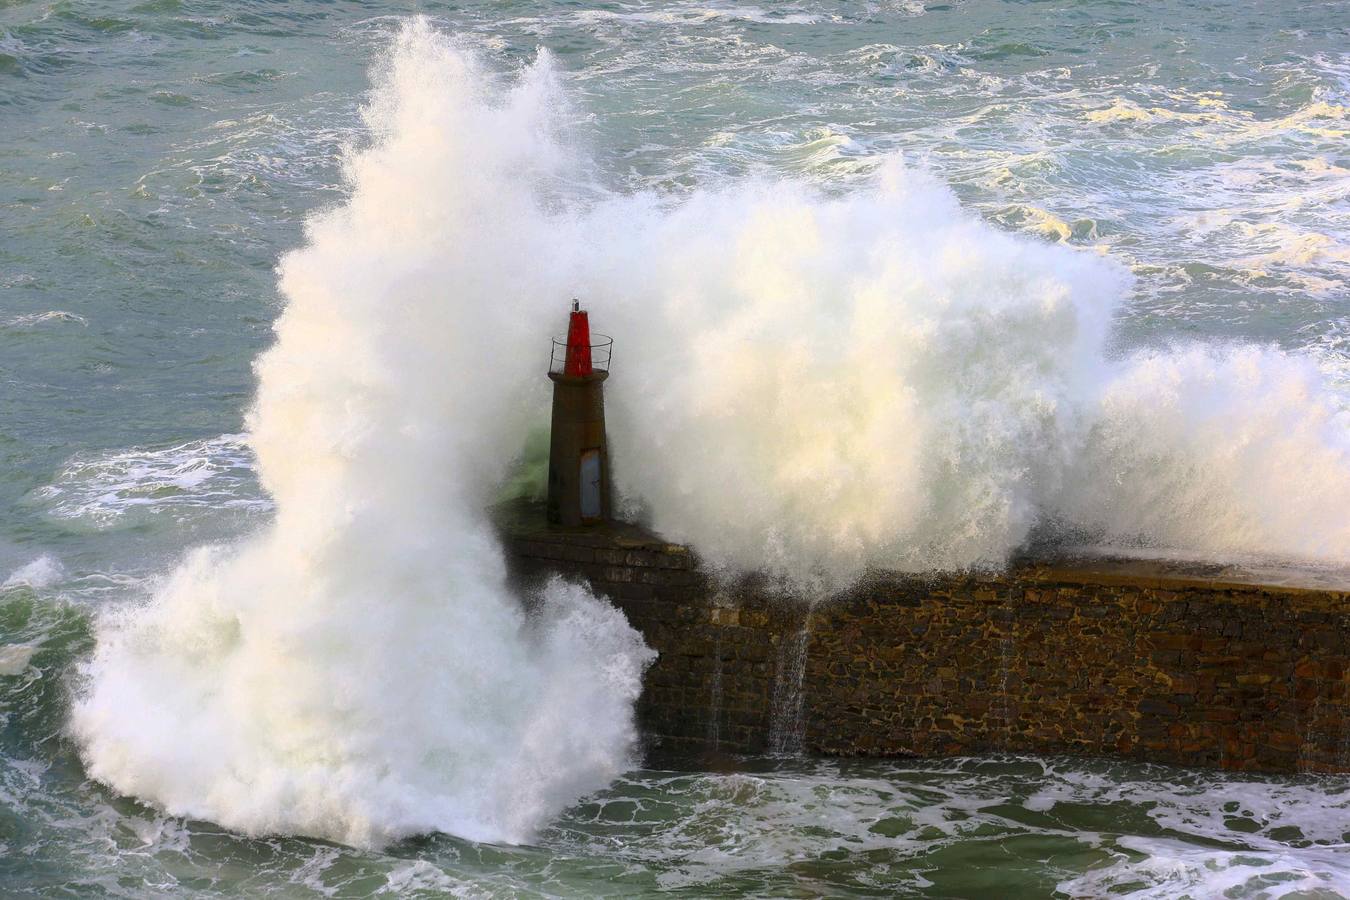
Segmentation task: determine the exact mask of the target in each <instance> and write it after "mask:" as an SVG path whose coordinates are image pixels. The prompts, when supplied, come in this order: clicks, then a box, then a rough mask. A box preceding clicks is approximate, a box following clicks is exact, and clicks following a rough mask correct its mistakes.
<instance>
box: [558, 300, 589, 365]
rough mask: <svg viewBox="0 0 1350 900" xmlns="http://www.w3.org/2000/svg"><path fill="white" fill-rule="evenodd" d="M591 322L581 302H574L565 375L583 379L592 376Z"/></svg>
mask: <svg viewBox="0 0 1350 900" xmlns="http://www.w3.org/2000/svg"><path fill="white" fill-rule="evenodd" d="M591 371H592V367H591V322H590V319H589V318H588V317H587V315H586V311H585V310H584V309H582V308H581V301H579V300H573V301H572V315H571V317H570V318H569V319H568V321H567V360H566V362H564V363H563V374H564V375H566V376H568V377H570V378H583V377H585V376H587V375H589V374H591Z"/></svg>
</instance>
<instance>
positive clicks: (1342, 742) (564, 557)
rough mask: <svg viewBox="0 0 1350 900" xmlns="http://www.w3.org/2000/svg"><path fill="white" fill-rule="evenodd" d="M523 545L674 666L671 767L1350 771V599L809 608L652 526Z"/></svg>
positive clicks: (1047, 597)
mask: <svg viewBox="0 0 1350 900" xmlns="http://www.w3.org/2000/svg"><path fill="white" fill-rule="evenodd" d="M529 521H532V519H531V520H526V524H522V521H521V520H520V519H517V520H516V521H515V522H514V523H508V524H507V526H506V527H504V529H503V531H504V536H505V540H506V546H507V555H508V559H509V562H510V565H511V568H512V572H513V575H514V577H515V578H516V579H518V581H519V582H520V583H521V584H522V585H525V584H527V583H529V582H532V581H536V580H538V579H541V578H544V577H546V576H548V575H549V574H551V573H558V574H561V575H563V576H564V577H567V578H570V579H573V580H584V581H586V582H589V584H590V585H591V586H592V588H593V589H594V590H595V591H596V592H597V593H599V594H602V595H604V596H607V597H609V598H610V599H611V600H612V601H613V602H614V603H615V604H616V605H617V606H619V607H620V608H621V609H622V610H623V611H624V613H625V614H626V615H627V616H628V619H629V621H630V622H631V623H632V624H633V626H634V627H636V628H637V629H638V630H639V631H641V632H642V633H643V635H645V637H646V639H647V642H648V644H650V645H651V646H652V647H653V648H654V649H655V650H657V651H658V653H659V654H660V656H659V658H658V660H657V661H656V662H655V664H654V665H653V666H652V668H651V670H650V671H649V672H648V674H647V679H646V684H645V688H644V693H643V697H642V700H641V702H640V705H639V719H640V723H641V726H642V729H643V732H644V734H645V735H647V737H648V739H649V740H651V741H653V742H654V743H655V744H657V745H659V746H660V747H662V748H663V749H666V750H675V751H693V752H697V751H703V750H708V749H716V750H721V751H727V752H746V753H759V752H764V751H771V750H792V749H803V750H805V751H807V752H813V753H821V754H839V755H875V756H889V755H918V756H930V755H951V754H967V753H982V752H999V751H1009V752H1026V753H1041V754H1056V753H1069V754H1082V755H1092V756H1121V757H1129V758H1134V759H1140V760H1147V761H1150V762H1162V763H1174V764H1179V765H1187V766H1213V767H1222V768H1228V769H1240V770H1249V771H1264V772H1295V771H1312V772H1330V771H1350V591H1347V590H1343V589H1339V588H1330V587H1325V586H1318V587H1295V586H1288V585H1276V584H1259V583H1251V582H1250V581H1244V580H1240V579H1236V578H1230V577H1228V576H1225V575H1223V574H1222V573H1218V574H1216V573H1215V572H1214V571H1207V570H1205V569H1203V568H1200V569H1195V568H1192V569H1191V570H1177V569H1175V568H1174V569H1166V568H1161V567H1159V566H1157V565H1156V564H1147V563H1138V562H1130V563H1111V562H1106V561H1097V562H1087V563H1079V564H1073V565H1069V564H1061V565H1048V564H1034V565H1033V564H1027V565H1022V566H1017V567H1014V568H1013V569H1011V570H1010V571H1009V572H1007V573H1005V574H1002V575H997V576H994V575H991V576H970V575H956V576H945V577H941V578H936V579H922V578H913V577H904V576H900V575H885V574H878V575H875V576H872V577H870V578H868V579H867V580H866V581H865V582H864V583H861V584H859V585H857V586H856V587H855V588H853V589H852V590H850V591H849V592H847V593H846V594H844V595H841V596H839V597H835V598H831V599H829V600H828V601H825V602H822V603H818V604H816V605H814V606H809V605H808V604H805V603H803V602H801V601H800V600H794V599H791V598H784V597H781V596H774V595H773V593H772V592H770V591H767V590H765V589H764V587H763V585H762V584H759V583H757V582H756V581H755V580H754V579H748V580H743V581H741V582H739V583H737V584H734V585H731V586H729V587H728V586H724V585H718V584H717V583H716V582H715V580H714V579H712V578H710V577H709V575H708V574H707V573H705V572H704V571H703V570H702V569H700V567H699V565H698V562H697V559H696V558H695V557H694V555H693V554H692V553H691V552H690V551H689V550H688V549H687V548H685V547H682V546H679V545H675V544H668V543H665V542H664V541H662V540H660V539H659V538H656V537H654V536H651V535H648V534H645V533H643V532H641V531H640V530H638V529H636V528H631V527H628V526H616V527H614V528H607V529H605V530H602V531H583V530H573V531H567V530H561V529H556V530H549V529H547V528H544V527H543V526H538V527H535V526H532V525H529V524H528V522H529Z"/></svg>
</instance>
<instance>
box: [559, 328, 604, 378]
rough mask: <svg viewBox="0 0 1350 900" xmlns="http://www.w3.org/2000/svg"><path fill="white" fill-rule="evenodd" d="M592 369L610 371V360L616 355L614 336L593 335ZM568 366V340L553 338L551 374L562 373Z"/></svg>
mask: <svg viewBox="0 0 1350 900" xmlns="http://www.w3.org/2000/svg"><path fill="white" fill-rule="evenodd" d="M591 341H592V344H591V370H592V371H595V372H608V371H609V361H610V359H611V358H612V357H613V355H614V338H612V337H610V336H609V335H607V334H593V335H591ZM566 367H567V341H560V340H558V339H557V338H554V339H553V353H552V355H551V356H550V357H549V363H548V371H549V373H550V374H554V375H561V374H563V370H564V369H565V368H566Z"/></svg>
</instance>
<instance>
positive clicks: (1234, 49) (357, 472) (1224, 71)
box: [0, 0, 1350, 898]
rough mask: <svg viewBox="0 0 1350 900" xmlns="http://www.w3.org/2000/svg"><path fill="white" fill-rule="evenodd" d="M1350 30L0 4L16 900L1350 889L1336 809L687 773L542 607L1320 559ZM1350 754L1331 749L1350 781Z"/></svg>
mask: <svg viewBox="0 0 1350 900" xmlns="http://www.w3.org/2000/svg"><path fill="white" fill-rule="evenodd" d="M1348 278H1350V3H1347V2H1346V0H1320V2H1293V0H1270V2H1254V0H1253V2H1238V0H1233V2H1202V0H1188V2H1181V0H1150V2H1143V0H1139V2H1132V0H1041V2H1013V0H868V2H824V0H795V2H784V3H769V2H765V3H763V4H760V5H752V4H750V3H748V2H746V3H737V2H731V0H727V2H718V0H708V2H700V3H692V2H682V0H676V2H669V3H658V2H642V0H633V2H615V3H583V2H566V3H544V2H524V0H500V2H481V3H437V2H428V3H421V4H415V5H410V4H386V3H379V2H370V3H355V2H331V0H296V2H291V3H277V2H271V3H264V2H238V3H223V2H214V0H200V2H198V0H146V2H131V0H127V2H109V0H87V2H66V0H62V2H46V0H0V896H3V897H6V898H8V897H129V898H140V897H230V896H278V897H439V896H470V897H478V896H498V897H516V896H550V897H551V896H616V897H629V896H643V895H651V894H657V893H674V894H682V895H686V896H710V895H717V896H723V895H728V896H774V897H778V896H819V895H830V896H915V897H919V896H925V897H926V896H932V897H998V898H1005V897H1009V898H1011V897H1048V896H1063V897H1100V896H1130V897H1158V898H1177V897H1192V898H1209V897H1244V898H1277V897H1279V898H1295V897H1297V898H1325V897H1350V778H1347V777H1336V776H1313V775H1291V776H1288V777H1259V776H1250V775H1235V774H1223V773H1215V772H1207V771H1191V770H1186V769H1174V768H1165V767H1158V766H1146V765H1142V764H1133V763H1122V762H1112V761H1096V760H1081V759H1067V758H1029V757H1016V756H993V757H983V758H959V759H943V760H928V761H915V762H890V761H888V762H879V761H871V762H869V761H839V760H817V759H809V758H799V757H793V756H776V757H766V758H753V759H720V760H717V761H716V762H715V763H714V762H708V761H704V762H699V761H688V760H678V759H670V758H666V757H665V756H664V755H663V754H662V753H661V752H660V750H659V748H651V747H649V746H646V745H644V743H643V741H642V736H641V735H639V734H638V733H637V732H636V730H635V727H634V721H633V703H634V700H635V698H636V696H637V694H638V692H639V689H640V684H641V678H642V673H643V671H644V669H645V667H646V666H647V665H648V664H649V663H650V660H651V652H650V651H649V650H648V649H647V648H646V646H645V644H644V643H643V641H642V639H641V637H640V635H638V634H637V633H636V632H635V631H633V630H632V629H631V628H630V627H629V626H628V624H627V623H626V622H625V621H624V619H623V617H622V616H621V615H620V614H619V613H618V612H617V611H616V610H615V609H614V608H613V607H611V606H610V605H609V604H607V603H606V602H605V599H604V598H603V597H594V596H592V595H591V594H590V593H589V592H588V590H587V589H585V588H584V587H581V586H578V585H568V584H564V583H561V582H555V583H553V584H551V585H549V586H548V587H547V588H545V589H544V591H543V593H542V595H541V596H538V597H534V598H530V599H531V603H530V604H529V606H530V608H531V609H532V610H534V611H533V612H531V613H528V614H527V613H526V612H525V611H524V608H525V605H526V604H525V603H524V602H523V600H524V599H525V598H521V597H518V596H515V595H514V594H513V593H512V591H511V589H510V587H509V581H508V579H507V578H506V576H505V565H504V562H503V558H502V554H501V550H500V547H499V546H498V543H497V541H496V538H495V536H494V530H493V526H492V523H491V520H490V515H489V513H488V512H487V510H488V509H489V508H490V506H491V505H492V504H493V503H494V502H496V501H498V500H500V499H502V498H504V497H508V496H516V495H520V494H527V495H528V494H533V493H537V492H538V490H539V484H540V472H541V459H540V457H539V448H540V447H541V446H543V444H546V441H543V442H542V443H541V440H540V437H541V434H542V430H543V429H545V428H546V427H547V423H548V419H547V409H548V407H547V404H548V396H549V395H548V387H549V385H548V382H547V379H546V378H544V373H545V372H546V370H547V366H548V346H549V345H548V339H549V338H550V337H551V336H553V335H554V334H557V333H559V332H561V331H562V330H563V328H564V325H565V313H566V310H567V308H568V303H569V301H570V299H571V298H572V297H573V296H576V297H580V298H582V299H583V300H584V302H585V303H586V304H587V307H588V309H589V310H590V313H591V316H592V320H593V321H594V322H595V323H596V328H597V329H598V330H600V331H603V332H605V333H609V334H612V335H613V336H614V338H615V348H616V349H615V354H614V364H613V371H612V375H611V377H610V380H609V382H608V383H607V385H606V393H607V400H608V402H609V404H610V406H609V424H610V440H611V442H612V449H613V453H614V458H615V466H616V479H617V481H616V485H615V486H616V489H617V491H618V493H619V495H620V496H621V498H622V502H623V506H624V510H625V512H626V513H627V514H629V515H632V516H635V517H639V518H641V519H643V520H644V521H645V522H647V523H648V524H650V525H651V526H652V527H653V528H655V529H657V530H659V531H660V532H662V533H663V534H666V535H667V536H669V537H670V538H672V539H675V540H681V541H686V542H688V543H691V544H692V545H693V546H694V547H696V548H697V549H698V551H699V552H700V554H701V555H702V556H703V557H704V558H705V559H706V560H707V561H708V563H709V565H711V566H713V567H715V568H716V569H717V570H718V571H721V572H726V573H730V574H735V573H738V572H745V571H750V570H763V571H767V572H768V573H770V574H772V575H773V576H774V577H776V578H779V579H781V580H782V581H784V582H785V583H788V584H791V585H795V586H796V587H797V588H798V590H799V592H800V593H801V594H802V595H803V596H811V597H818V596H823V595H825V594H828V593H829V592H830V591H832V590H834V589H836V588H838V587H841V586H844V585H846V584H848V583H849V582H850V581H851V580H852V579H853V578H854V577H856V576H857V575H858V574H859V573H860V572H862V571H863V570H864V569H866V568H869V567H885V568H894V569H902V570H906V571H917V572H924V571H938V570H952V569H977V570H993V569H997V568H999V567H1000V566H1002V565H1004V564H1006V562H1007V561H1008V560H1009V559H1010V558H1011V557H1012V556H1014V555H1015V554H1017V553H1019V552H1022V551H1024V550H1026V549H1027V548H1028V547H1037V548H1042V549H1044V548H1047V547H1048V548H1055V547H1061V546H1073V547H1078V548H1081V547H1083V546H1090V547H1096V548H1106V549H1107V550H1109V551H1111V552H1123V553H1131V554H1144V555H1152V556H1164V557H1178V558H1184V559H1190V560H1195V559H1204V560H1219V561H1223V562H1227V563H1230V564H1236V565H1252V566H1256V565H1259V566H1285V565H1297V566H1301V567H1305V568H1307V567H1311V568H1315V569H1316V568H1320V569H1332V570H1338V569H1341V568H1342V567H1344V566H1346V565H1347V564H1350V288H1348V287H1347V284H1350V281H1348V280H1347V279H1348ZM1346 740H1347V753H1348V754H1350V735H1347V738H1346Z"/></svg>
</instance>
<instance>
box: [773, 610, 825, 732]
mask: <svg viewBox="0 0 1350 900" xmlns="http://www.w3.org/2000/svg"><path fill="white" fill-rule="evenodd" d="M814 606H815V604H809V605H807V606H806V607H805V609H804V610H803V611H802V612H801V613H800V620H801V622H800V624H799V625H797V626H796V627H795V628H794V629H793V630H792V631H791V632H789V633H788V634H785V635H783V636H782V638H781V639H780V641H779V644H778V660H777V666H776V671H775V675H774V684H773V700H772V710H773V711H772V714H771V717H770V724H769V737H768V745H769V752H770V753H773V754H775V755H779V756H796V755H799V754H800V753H801V752H802V742H803V740H804V739H805V737H806V686H805V685H806V656H807V651H808V650H809V648H810V646H811V615H812V609H813V608H814Z"/></svg>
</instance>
